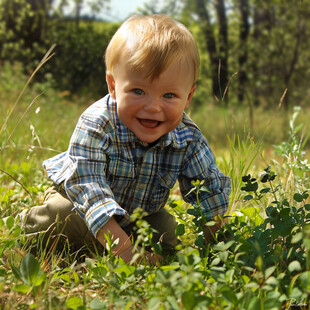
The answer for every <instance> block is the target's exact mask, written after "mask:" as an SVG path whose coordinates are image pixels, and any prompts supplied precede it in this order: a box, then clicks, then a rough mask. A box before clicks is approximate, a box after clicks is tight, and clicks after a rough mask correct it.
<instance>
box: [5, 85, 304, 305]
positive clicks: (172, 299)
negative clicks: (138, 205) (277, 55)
mask: <svg viewBox="0 0 310 310" xmlns="http://www.w3.org/2000/svg"><path fill="white" fill-rule="evenodd" d="M36 87H38V86H36ZM45 87H47V88H48V87H50V86H49V85H48V84H47V85H45V86H44V85H40V88H41V89H42V88H45ZM34 89H35V87H34V88H29V91H30V92H32V91H34ZM11 91H12V89H10V90H8V93H10V92H11ZM0 93H1V92H0ZM27 96H28V95H27V94H26V95H25V97H24V98H27ZM29 96H30V97H31V96H33V94H32V93H31V94H30V95H29ZM32 98H33V97H32ZM52 98H53V99H52ZM24 100H25V104H26V105H27V104H29V102H31V101H32V99H29V100H30V101H29V100H27V99H24ZM40 100H42V101H40ZM51 100H53V103H50V102H51ZM27 102H28V103H27ZM43 102H44V104H43ZM49 104H50V105H49ZM67 105H68V104H66V103H64V98H63V97H62V96H61V95H59V94H57V93H56V92H55V93H53V92H51V93H50V96H46V97H44V95H42V96H40V97H38V101H37V106H33V107H32V109H33V110H30V111H29V114H30V115H29V116H28V118H27V117H24V118H23V120H22V122H21V123H20V127H19V128H21V127H22V128H25V127H27V126H29V128H30V124H32V126H33V128H34V129H33V130H30V135H26V134H24V135H23V134H22V133H23V132H24V133H25V131H26V130H25V129H24V130H21V131H20V132H19V131H18V130H17V129H16V131H15V134H14V136H13V137H12V139H11V140H10V141H9V143H7V145H6V147H5V148H3V149H2V150H1V153H0V157H1V159H0V168H1V172H0V184H1V185H0V187H1V191H0V211H1V216H2V218H1V219H0V305H1V309H10V308H12V307H15V308H18V309H78V310H82V309H186V310H187V309H218V310H220V309H221V310H222V309H236V310H237V309H238V310H239V309H240V310H242V309H245V310H252V309H253V310H254V309H255V310H256V309H261V310H263V309H264V310H265V309H266V310H268V309H290V308H292V309H294V308H293V306H294V307H295V309H296V307H299V309H309V308H310V307H309V305H310V304H309V301H310V298H309V294H310V269H309V268H310V253H309V250H310V224H309V219H310V215H309V210H310V203H309V186H310V182H309V170H310V167H309V164H308V162H307V159H306V155H307V154H306V153H305V151H304V149H305V146H306V140H307V139H306V137H304V135H299V134H300V132H302V128H304V127H301V126H300V125H298V124H297V123H298V112H299V111H298V110H296V111H295V112H294V114H293V115H292V118H291V121H290V123H289V125H290V131H289V135H288V138H287V140H285V142H283V143H281V144H280V143H279V144H278V145H277V146H275V147H274V150H275V151H276V153H277V155H276V156H273V158H272V159H273V160H271V159H270V160H269V158H268V159H267V158H266V155H265V154H264V152H263V151H261V148H262V145H261V144H257V143H255V142H254V140H253V139H252V138H251V137H250V135H247V136H246V139H242V138H240V136H238V135H237V134H236V135H235V136H233V135H228V137H227V141H228V142H229V143H228V151H226V153H225V157H224V158H223V159H219V165H220V166H221V168H222V170H224V171H225V172H226V173H228V174H229V175H230V176H231V177H232V194H231V204H230V209H229V212H228V213H227V215H226V216H225V218H224V219H223V222H224V224H223V227H222V229H220V230H219V231H218V232H217V233H216V234H215V235H214V238H215V240H216V241H215V242H214V243H208V244H205V243H204V242H203V230H202V226H201V223H202V222H206V219H205V218H204V216H203V214H202V212H201V209H200V206H199V201H198V200H197V204H196V205H195V206H193V207H192V206H189V205H188V204H186V203H184V201H183V200H182V199H181V198H180V196H179V195H178V192H177V190H175V191H173V192H172V194H171V196H170V200H169V201H168V204H167V206H166V208H167V209H168V210H169V212H171V213H173V214H174V215H175V217H176V219H177V221H178V223H179V224H178V226H177V229H176V234H177V236H178V237H179V239H180V241H181V242H180V245H179V246H178V247H177V249H176V252H175V253H174V254H171V255H166V256H165V258H164V261H163V262H162V263H161V264H160V265H158V266H155V267H154V266H149V265H148V264H147V263H146V262H145V264H140V265H137V264H132V265H129V264H126V263H125V262H124V261H123V260H122V259H121V258H116V257H114V256H113V255H112V254H111V251H110V252H108V253H107V254H106V255H103V253H99V252H95V253H87V254H85V253H84V252H82V251H78V252H75V253H72V251H70V245H69V244H68V243H66V242H64V243H63V249H62V251H61V252H57V251H56V248H55V247H54V245H52V246H51V247H49V248H45V247H44V246H43V243H42V238H43V236H36V237H34V238H32V239H30V238H26V236H25V235H24V234H23V232H22V231H21V228H20V226H19V220H18V216H17V214H18V213H19V212H21V211H22V210H23V209H25V208H30V207H31V206H33V205H35V204H39V203H40V202H41V199H42V195H43V191H44V189H45V188H47V187H48V185H49V182H48V181H47V179H46V177H45V176H44V175H43V172H42V170H41V169H40V168H39V165H40V164H41V162H42V160H43V159H44V158H46V157H47V156H50V155H51V154H52V153H53V151H52V150H50V149H49V148H50V146H53V148H55V143H56V142H57V141H60V142H59V143H58V146H57V151H59V150H62V149H63V148H64V147H65V145H66V144H67V141H68V138H69V136H66V135H70V134H71V132H72V129H73V128H72V127H71V128H70V126H74V124H75V123H76V119H77V117H78V115H79V113H80V111H79V110H80V107H78V108H76V110H75V112H76V114H74V113H73V111H71V112H72V114H68V116H67V118H66V119H64V120H62V122H63V123H61V121H59V122H58V120H59V115H60V114H61V115H62V116H63V117H65V116H64V114H65V113H64V111H66V113H67V112H68V113H71V112H70V111H69V110H73V108H72V109H71V107H73V106H71V105H70V109H67ZM23 106H24V104H23V103H21V104H20V105H19V106H18V107H17V108H16V109H17V110H18V109H19V108H21V107H23ZM39 106H40V108H41V111H40V113H39V114H35V112H34V111H35V110H37V109H38V108H39ZM56 106H57V108H56ZM56 110H57V111H56ZM23 111H24V109H22V111H21V112H20V114H19V117H20V115H22V114H23ZM59 111H60V112H59ZM3 112H4V114H2V115H3V116H2V117H3V119H6V115H7V114H6V111H5V110H3ZM46 113H47V114H49V115H50V117H51V118H53V120H52V121H51V122H50V123H49V126H46V123H45V122H46V121H47V120H46V119H45V117H46V116H45V115H46ZM17 114H18V113H17ZM16 116H17V115H16ZM70 118H71V119H70ZM42 119H43V123H40V122H41V121H42ZM69 119H70V124H68V127H66V126H63V125H66V124H65V123H69V122H68V120H69ZM55 120H57V122H56V124H57V126H55ZM11 122H12V123H13V124H14V123H15V122H14V116H12V118H10V120H9V122H7V127H6V128H4V130H3V131H2V132H1V136H0V141H1V145H2V146H3V145H4V143H5V142H6V141H7V137H8V136H9V134H10V132H11V130H12V129H13V128H14V125H12V124H11ZM25 124H27V125H25ZM53 124H54V125H53ZM50 128H52V131H51V130H50ZM64 131H66V132H67V133H66V135H65V133H64ZM305 132H306V131H305ZM46 136H52V137H51V138H52V139H50V140H49V138H46ZM232 137H233V138H232ZM66 139H67V140H66ZM21 145H24V146H27V147H24V148H20V146H21ZM31 146H36V147H34V148H33V149H32V151H31V152H30V151H29V147H31ZM21 149H22V154H19V155H18V156H16V157H15V156H14V151H16V152H17V153H19V152H20V151H21ZM41 151H42V152H41ZM226 155H227V156H226ZM257 159H259V162H260V163H261V162H264V161H265V162H266V164H265V166H264V167H263V168H262V169H259V168H258V167H257V166H255V165H257ZM38 162H39V163H38ZM269 164H270V165H269ZM264 168H265V169H264ZM194 185H195V189H194V190H195V191H196V193H197V197H198V192H199V191H203V190H207V188H205V187H204V184H203V183H199V182H195V183H194ZM134 216H135V217H136V218H137V219H139V220H138V227H137V233H138V237H137V239H136V245H139V246H143V245H144V246H148V247H151V248H153V250H154V251H156V252H159V253H160V252H161V248H160V246H159V245H158V244H153V243H152V242H151V237H152V234H153V231H152V229H151V228H150V227H149V226H148V225H147V223H145V222H144V221H143V218H142V216H143V213H141V212H140V213H136V214H134ZM4 217H6V219H5V220H4V219H3V218H4ZM213 224H214V222H212V221H211V222H206V225H213ZM108 240H109V239H108ZM110 248H113V244H111V242H110ZM143 248H144V247H143ZM34 249H36V251H35V252H34V251H33V250H34Z"/></svg>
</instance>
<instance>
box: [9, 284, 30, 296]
mask: <svg viewBox="0 0 310 310" xmlns="http://www.w3.org/2000/svg"><path fill="white" fill-rule="evenodd" d="M30 289H31V286H29V285H27V284H16V285H15V286H14V288H13V290H14V291H15V292H18V293H22V294H27V293H28V292H29V290H30Z"/></svg>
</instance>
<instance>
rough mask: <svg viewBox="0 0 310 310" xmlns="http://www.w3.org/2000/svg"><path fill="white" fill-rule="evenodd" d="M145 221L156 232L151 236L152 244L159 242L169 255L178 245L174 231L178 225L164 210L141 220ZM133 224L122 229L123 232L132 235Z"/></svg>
mask: <svg viewBox="0 0 310 310" xmlns="http://www.w3.org/2000/svg"><path fill="white" fill-rule="evenodd" d="M143 219H144V220H146V221H147V222H148V223H149V224H150V226H151V227H152V228H154V229H155V230H157V231H158V233H154V234H153V240H152V241H153V242H154V243H157V242H158V241H160V242H161V245H162V248H163V250H164V252H167V253H170V252H171V250H174V248H175V246H176V245H178V244H179V243H180V241H179V240H178V238H177V236H176V234H175V229H176V227H177V225H178V223H177V221H176V220H175V217H174V216H173V215H172V214H170V213H169V212H168V211H167V210H166V209H161V210H159V211H158V212H155V213H152V214H150V215H148V216H146V217H144V218H143ZM134 226H135V223H131V224H129V225H128V226H126V227H124V230H125V231H126V232H127V233H128V234H130V233H134V229H133V228H134Z"/></svg>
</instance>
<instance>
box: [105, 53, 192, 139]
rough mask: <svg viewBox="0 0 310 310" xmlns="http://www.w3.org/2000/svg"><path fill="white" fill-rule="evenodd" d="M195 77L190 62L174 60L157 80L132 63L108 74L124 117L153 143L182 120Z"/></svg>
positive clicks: (119, 109) (121, 116)
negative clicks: (136, 68)
mask: <svg viewBox="0 0 310 310" xmlns="http://www.w3.org/2000/svg"><path fill="white" fill-rule="evenodd" d="M123 57H124V56H123ZM121 63H126V62H125V61H123V62H121ZM192 77H193V72H192V69H191V68H190V67H189V65H188V64H187V63H186V61H180V62H175V63H173V64H172V65H171V66H169V67H168V69H167V70H166V71H164V72H163V73H162V74H161V75H160V76H159V77H158V78H156V79H154V80H153V81H150V80H149V79H146V78H145V77H144V75H143V74H141V73H138V72H135V71H133V70H131V69H130V68H129V66H126V65H124V66H121V65H118V66H116V68H115V70H114V73H113V76H112V75H111V74H108V75H107V83H108V86H109V91H110V94H111V96H112V98H114V99H116V101H117V112H118V116H119V118H120V120H121V121H122V122H123V123H124V124H125V125H126V126H127V127H128V128H129V129H130V130H131V131H132V132H133V133H134V134H135V135H136V136H137V137H138V139H140V140H141V141H143V142H147V143H151V142H154V141H156V140H157V139H159V138H160V137H162V136H163V135H165V134H166V133H168V132H170V131H172V130H173V129H175V128H176V127H177V126H178V125H179V124H180V122H181V121H182V117H183V112H184V110H185V109H186V108H187V107H188V105H189V103H190V101H191V99H192V96H193V94H194V91H195V88H196V85H193V81H192Z"/></svg>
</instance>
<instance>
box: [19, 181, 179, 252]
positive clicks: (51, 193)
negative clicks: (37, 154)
mask: <svg viewBox="0 0 310 310" xmlns="http://www.w3.org/2000/svg"><path fill="white" fill-rule="evenodd" d="M72 208H73V204H72V202H71V201H70V200H69V199H68V198H67V197H66V195H65V193H64V191H63V190H61V189H60V188H57V190H56V188H55V186H52V187H50V188H49V189H48V190H47V191H46V192H45V196H44V203H43V205H42V206H35V207H32V208H31V209H29V210H27V212H26V214H24V215H23V216H22V217H23V220H22V228H23V230H24V231H25V232H26V233H27V234H38V233H42V232H44V234H45V241H46V242H47V240H49V241H50V242H53V239H55V236H63V237H64V238H66V239H68V241H69V243H70V245H71V247H72V248H73V249H75V250H77V249H80V248H85V247H86V248H88V249H89V250H91V251H94V250H95V249H97V250H98V251H99V252H101V253H102V252H103V251H104V249H103V247H102V245H101V244H100V243H99V241H98V240H97V239H96V238H94V236H93V235H92V233H91V232H90V231H89V229H88V227H87V226H86V224H85V222H84V220H83V219H82V218H81V217H80V216H79V215H78V214H77V213H76V212H75V211H72ZM144 219H145V220H146V221H147V222H148V223H149V224H150V226H151V227H153V228H154V229H155V230H157V231H158V233H156V234H154V236H153V240H152V241H153V242H158V241H159V240H161V242H162V247H163V249H164V250H168V251H169V250H171V249H173V248H174V247H175V246H176V245H177V244H178V239H177V237H176V235H175V233H174V232H175V228H176V226H177V222H176V220H175V218H174V216H173V215H171V214H170V213H168V212H167V210H165V209H161V210H160V211H158V212H156V213H153V214H151V215H148V216H146V217H145V218H144ZM134 226H135V225H134V223H131V224H130V225H128V226H126V227H123V229H124V230H125V231H126V232H127V233H128V234H131V233H133V234H134V230H133V228H134ZM58 246H61V242H60V244H59V242H58Z"/></svg>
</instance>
